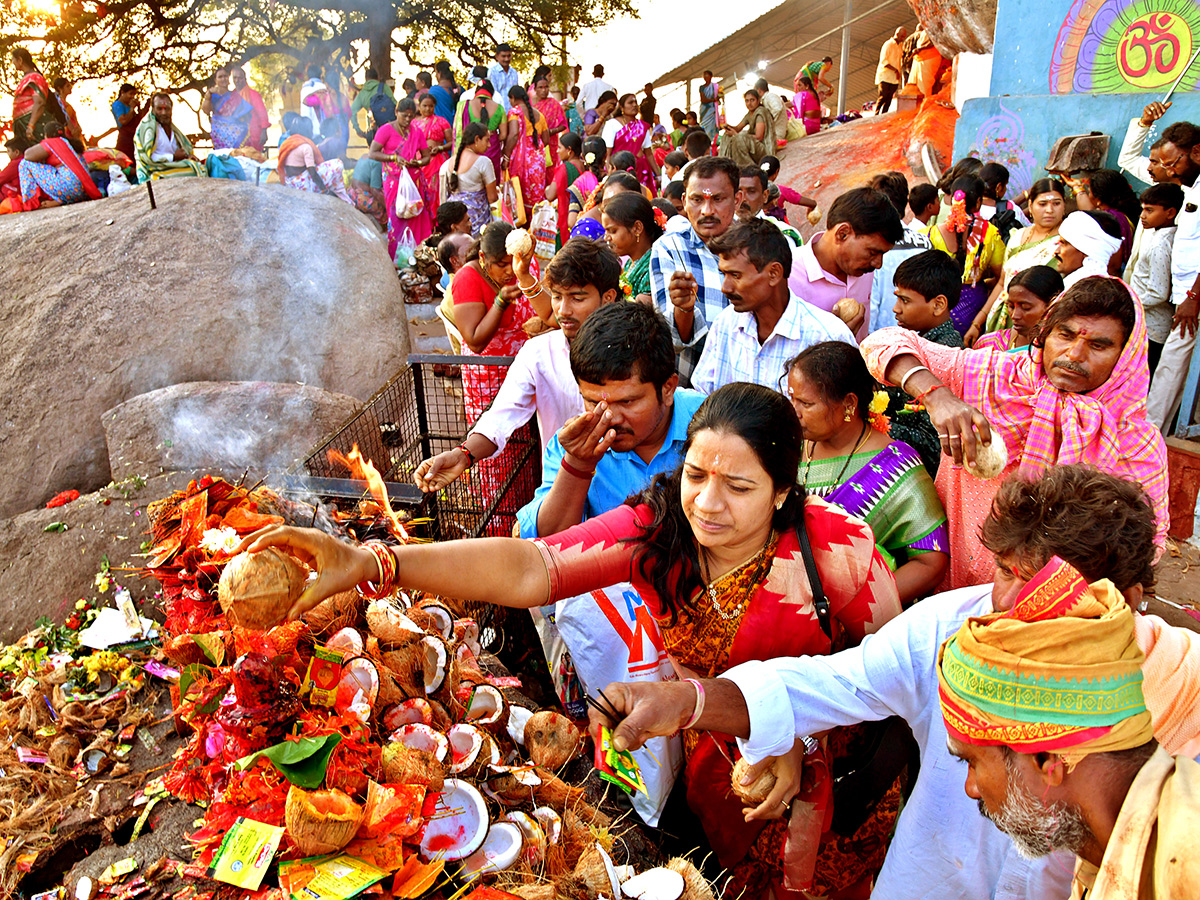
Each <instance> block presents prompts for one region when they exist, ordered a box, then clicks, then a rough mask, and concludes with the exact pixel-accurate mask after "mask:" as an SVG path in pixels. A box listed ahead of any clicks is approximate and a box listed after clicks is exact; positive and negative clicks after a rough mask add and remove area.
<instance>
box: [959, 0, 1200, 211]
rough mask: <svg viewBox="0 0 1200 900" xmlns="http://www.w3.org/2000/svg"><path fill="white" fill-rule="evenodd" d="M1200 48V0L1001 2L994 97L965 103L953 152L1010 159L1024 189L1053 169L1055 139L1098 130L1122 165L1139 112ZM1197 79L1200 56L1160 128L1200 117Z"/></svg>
mask: <svg viewBox="0 0 1200 900" xmlns="http://www.w3.org/2000/svg"><path fill="white" fill-rule="evenodd" d="M1197 49H1200V3H1197V2H1196V0H1000V3H999V7H998V9H997V13H996V32H995V49H994V53H995V61H994V63H993V65H992V78H991V85H990V90H989V94H990V96H987V97H981V98H979V99H976V100H969V101H967V103H966V104H965V105H964V107H963V110H962V118H961V119H960V120H959V122H958V127H957V129H956V131H955V137H954V157H955V158H956V159H957V158H960V157H962V156H966V155H968V154H970V155H974V156H978V157H980V158H981V159H989V160H991V159H994V160H997V161H999V162H1002V163H1004V164H1005V165H1006V166H1008V168H1009V171H1010V172H1011V173H1012V181H1011V183H1010V192H1011V193H1013V194H1015V193H1017V191H1019V190H1023V189H1024V188H1027V187H1029V185H1031V184H1032V183H1033V182H1034V181H1035V180H1037V179H1038V178H1040V177H1042V176H1043V175H1045V165H1046V160H1047V158H1048V157H1049V154H1050V149H1051V147H1052V146H1053V145H1054V142H1055V140H1057V139H1058V138H1059V137H1063V136H1065V135H1073V134H1087V133H1089V132H1093V131H1096V132H1101V133H1103V134H1108V135H1110V137H1111V138H1112V141H1111V148H1110V151H1109V158H1108V163H1107V164H1108V165H1109V166H1111V167H1113V168H1116V161H1117V153H1118V151H1119V150H1120V147H1121V142H1122V140H1123V139H1124V137H1125V133H1126V131H1127V130H1128V128H1129V123H1130V120H1132V119H1134V118H1136V117H1138V116H1140V115H1141V112H1142V108H1143V107H1144V106H1145V105H1146V104H1147V103H1149V102H1150V101H1151V100H1157V99H1161V98H1162V96H1163V95H1164V94H1165V93H1166V91H1167V90H1168V89H1169V87H1170V85H1171V84H1172V83H1173V82H1174V80H1175V78H1177V77H1178V76H1179V74H1180V72H1182V71H1183V70H1184V69H1185V68H1186V67H1187V65H1188V62H1189V60H1190V59H1191V56H1192V54H1193V53H1195V52H1196V51H1197ZM1198 87H1200V60H1198V61H1197V62H1196V63H1195V64H1194V65H1193V66H1192V67H1191V68H1190V69H1188V71H1187V74H1186V75H1185V76H1184V78H1183V80H1182V81H1181V83H1180V85H1179V87H1178V89H1177V90H1176V93H1175V95H1174V97H1173V106H1172V108H1171V110H1170V111H1169V112H1168V113H1167V116H1166V118H1165V119H1163V120H1162V121H1161V122H1160V123H1158V125H1157V126H1156V131H1159V130H1161V128H1164V127H1166V125H1169V124H1170V123H1171V122H1176V121H1180V120H1187V121H1191V122H1197V123H1200V94H1197V93H1196V90H1197V88H1198ZM1152 139H1153V135H1152Z"/></svg>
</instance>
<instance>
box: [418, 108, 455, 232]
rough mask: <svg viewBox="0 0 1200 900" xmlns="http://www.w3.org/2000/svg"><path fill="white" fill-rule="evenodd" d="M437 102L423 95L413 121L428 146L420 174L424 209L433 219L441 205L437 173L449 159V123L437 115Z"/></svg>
mask: <svg viewBox="0 0 1200 900" xmlns="http://www.w3.org/2000/svg"><path fill="white" fill-rule="evenodd" d="M436 109H437V102H436V101H435V100H434V98H433V95H432V94H425V95H424V96H423V97H422V98H421V101H420V102H419V103H418V104H417V111H418V112H419V113H420V115H419V116H417V117H416V118H415V119H413V128H416V129H417V130H419V131H420V132H421V133H422V134H423V135H425V140H426V141H428V144H429V153H430V157H429V162H428V163H427V164H426V166H425V168H424V169H422V170H421V171H422V173H423V174H424V176H425V187H424V189H425V208H426V209H429V210H432V211H433V213H434V215H435V217H436V215H437V208H438V206H439V205H441V201H440V199H439V197H438V173H439V172H440V171H441V168H442V164H443V163H444V162H445V161H446V160H447V159H449V158H450V156H449V150H450V123H449V122H447V121H446V120H445V119H443V118H442V117H441V116H439V115H437V114H436V112H435V110H436Z"/></svg>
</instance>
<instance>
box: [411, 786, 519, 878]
mask: <svg viewBox="0 0 1200 900" xmlns="http://www.w3.org/2000/svg"><path fill="white" fill-rule="evenodd" d="M514 827H515V826H514ZM487 833H488V814H487V805H486V804H485V803H484V801H483V795H481V794H480V793H479V791H477V790H475V788H474V787H472V786H471V785H469V784H467V783H466V782H465V781H460V780H459V779H457V778H447V779H446V783H445V784H443V785H442V789H441V791H439V792H438V795H437V800H436V802H435V804H434V810H433V813H432V814H431V815H430V816H429V817H428V818H427V819H426V820H425V829H424V830H423V831H422V832H421V845H420V846H421V855H422V856H424V857H425V858H426V859H434V858H437V859H465V858H466V857H468V856H470V855H471V854H472V853H474V852H475V851H476V850H478V849H479V848H480V847H481V846H482V845H483V841H484V839H485V838H486V837H487ZM519 836H520V833H519V832H518V837H519ZM518 852H520V851H519V850H518Z"/></svg>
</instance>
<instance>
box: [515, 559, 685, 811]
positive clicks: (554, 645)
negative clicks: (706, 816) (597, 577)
mask: <svg viewBox="0 0 1200 900" xmlns="http://www.w3.org/2000/svg"><path fill="white" fill-rule="evenodd" d="M530 613H531V614H532V615H533V621H534V626H535V628H536V629H537V632H538V637H539V638H540V639H541V644H542V650H543V651H544V652H545V654H546V660H547V663H548V664H549V667H550V675H551V679H552V680H553V681H554V686H555V690H556V691H557V692H558V694H559V698H560V699H561V700H562V702H563V705H564V706H565V707H566V708H567V711H568V712H569V713H571V714H572V715H576V716H579V715H582V714H586V706H585V705H584V703H583V697H582V695H583V694H585V693H586V694H590V695H592V696H595V693H596V691H597V690H598V689H602V688H604V687H606V686H608V685H609V684H611V683H612V682H614V681H623V682H624V681H636V682H643V681H644V682H655V681H665V680H669V679H672V678H674V677H675V671H674V668H673V667H672V665H671V660H670V658H669V657H668V656H667V651H666V645H665V643H664V641H663V637H662V632H661V631H660V630H659V627H658V624H657V623H656V622H655V621H654V617H653V616H652V615H651V614H650V609H649V607H647V606H646V604H645V602H644V601H643V600H642V598H641V596H640V595H639V594H638V592H637V590H636V589H635V588H634V587H633V585H632V584H629V583H627V582H626V583H622V584H616V585H612V586H610V587H606V588H603V589H601V590H595V591H592V592H591V593H590V594H583V595H581V596H579V597H569V598H566V599H563V600H559V601H558V602H557V603H556V604H554V605H553V606H543V607H539V608H537V609H531V610H530ZM647 747H649V750H647V749H646V748H643V749H641V750H634V751H633V756H634V759H636V760H637V763H638V765H639V766H640V767H641V770H642V777H643V778H644V779H645V781H646V787H647V789H648V790H647V792H646V793H645V794H642V793H637V794H635V795H634V796H633V797H631V798H630V802H631V804H632V805H633V808H634V810H635V811H636V812H637V814H638V815H639V816H640V817H641V818H642V821H644V822H645V823H646V824H647V825H650V826H656V825H657V824H658V818H659V816H660V815H661V814H662V811H663V807H664V806H666V802H667V797H668V796H669V795H670V793H671V788H672V786H673V785H674V783H675V778H676V776H677V775H678V774H679V771H680V769H681V768H682V767H683V750H682V748H681V745H680V742H679V737H678V736H676V737H671V738H665V737H663V738H651V739H650V740H649V741H647Z"/></svg>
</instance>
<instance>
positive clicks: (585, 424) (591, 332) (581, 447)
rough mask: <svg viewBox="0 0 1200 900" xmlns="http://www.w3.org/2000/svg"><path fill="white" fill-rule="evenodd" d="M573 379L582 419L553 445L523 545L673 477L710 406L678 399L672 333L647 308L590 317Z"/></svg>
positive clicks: (619, 307)
mask: <svg viewBox="0 0 1200 900" xmlns="http://www.w3.org/2000/svg"><path fill="white" fill-rule="evenodd" d="M571 371H572V373H574V375H575V380H576V381H577V382H578V383H579V392H580V394H582V395H583V402H584V412H583V413H582V414H580V415H578V416H575V417H574V418H573V419H570V420H569V421H568V422H567V424H565V425H564V426H563V427H562V428H560V429H559V431H558V434H556V435H555V436H554V437H553V438H551V439H550V442H549V443H548V444H547V445H546V452H545V453H544V454H543V456H542V483H541V485H540V486H539V487H538V489H537V491H536V493H535V494H534V496H533V500H531V501H530V502H529V503H528V504H527V505H526V506H524V507H523V508H522V509H521V510H520V511H519V512H518V513H517V522H518V524H519V525H520V527H521V537H525V538H531V537H539V536H541V535H547V534H554V533H556V532H559V531H562V530H564V529H566V528H570V527H571V526H572V525H578V524H579V523H580V522H582V521H584V520H585V519H587V518H590V517H591V516H595V515H598V514H600V513H602V512H605V511H606V510H609V509H614V508H616V507H617V506H619V505H620V504H622V503H623V502H625V498H626V497H628V496H629V495H630V494H633V493H636V492H637V491H640V490H641V489H642V488H644V487H645V486H646V485H647V484H648V483H649V482H650V479H651V478H652V477H653V476H655V475H657V474H658V473H659V472H668V471H670V470H672V469H674V468H675V466H677V465H678V464H679V460H680V450H681V448H682V447H683V444H684V441H685V440H687V427H688V423H689V422H691V420H692V414H693V413H694V412H695V411H696V409H697V408H698V407H699V406H700V403H701V402H702V401H703V400H704V396H703V395H702V394H699V393H697V392H696V391H689V390H680V389H678V384H679V376H678V375H677V374H676V373H675V348H674V343H673V342H672V340H671V330H670V327H669V326H668V325H667V321H666V319H664V318H663V317H662V316H661V315H660V314H659V313H658V312H656V311H655V310H653V309H651V308H650V307H649V306H646V305H644V304H641V303H614V304H612V305H610V306H605V307H603V308H602V309H598V310H596V312H594V313H592V315H591V316H589V317H588V320H587V321H586V322H585V323H584V325H583V327H582V328H581V329H580V330H579V335H578V337H576V338H575V340H574V341H573V342H572V344H571Z"/></svg>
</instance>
